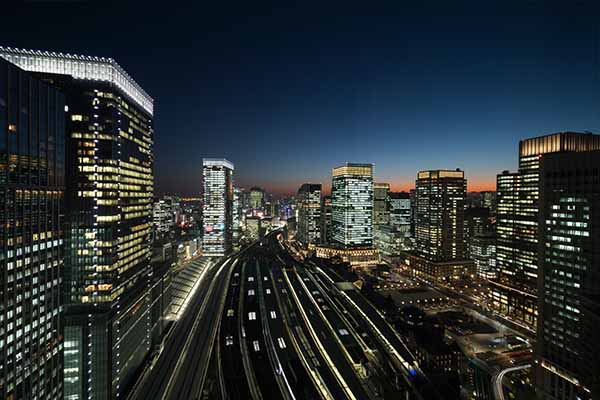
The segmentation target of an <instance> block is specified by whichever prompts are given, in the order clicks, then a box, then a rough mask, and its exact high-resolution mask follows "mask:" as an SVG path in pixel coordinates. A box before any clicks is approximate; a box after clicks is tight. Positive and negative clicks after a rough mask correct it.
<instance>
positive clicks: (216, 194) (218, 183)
mask: <svg viewBox="0 0 600 400" xmlns="http://www.w3.org/2000/svg"><path fill="white" fill-rule="evenodd" d="M202 165H203V167H202V176H203V183H204V190H203V195H204V203H203V219H202V221H203V222H202V224H203V230H202V231H203V235H204V236H203V238H202V249H203V253H204V255H206V256H209V257H222V256H225V255H228V254H229V253H230V252H231V248H232V233H233V232H232V229H233V226H232V225H233V170H234V167H233V164H232V163H231V162H229V161H227V160H225V159H213V158H205V159H204V160H203V161H202Z"/></svg>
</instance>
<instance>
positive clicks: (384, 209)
mask: <svg viewBox="0 0 600 400" xmlns="http://www.w3.org/2000/svg"><path fill="white" fill-rule="evenodd" d="M389 193H390V184H389V183H377V182H376V183H375V184H373V225H374V226H375V229H376V228H377V226H378V225H388V224H389V223H390V210H389V207H388V205H389Z"/></svg>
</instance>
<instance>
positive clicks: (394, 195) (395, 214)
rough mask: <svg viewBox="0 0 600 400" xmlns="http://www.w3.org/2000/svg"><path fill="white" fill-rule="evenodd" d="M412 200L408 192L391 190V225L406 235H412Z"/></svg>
mask: <svg viewBox="0 0 600 400" xmlns="http://www.w3.org/2000/svg"><path fill="white" fill-rule="evenodd" d="M410 203H411V201H410V195H409V194H408V193H406V192H390V194H389V208H390V225H391V226H392V227H393V228H394V229H395V230H397V231H398V232H400V233H401V234H402V235H403V236H404V237H410V236H411V233H410V228H411V219H412V218H411V206H410V205H411V204H410Z"/></svg>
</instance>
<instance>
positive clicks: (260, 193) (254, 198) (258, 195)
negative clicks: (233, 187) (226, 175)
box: [249, 187, 265, 209]
mask: <svg viewBox="0 0 600 400" xmlns="http://www.w3.org/2000/svg"><path fill="white" fill-rule="evenodd" d="M249 196H250V197H249V200H250V208H253V209H262V208H263V206H264V205H265V191H264V190H262V189H261V188H259V187H253V188H251V189H250V195H249Z"/></svg>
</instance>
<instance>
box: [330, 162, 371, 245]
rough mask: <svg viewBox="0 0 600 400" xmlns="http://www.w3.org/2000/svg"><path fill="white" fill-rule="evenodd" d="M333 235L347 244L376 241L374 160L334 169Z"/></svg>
mask: <svg viewBox="0 0 600 400" xmlns="http://www.w3.org/2000/svg"><path fill="white" fill-rule="evenodd" d="M331 204H332V239H333V242H334V243H336V244H338V245H339V246H341V247H343V248H357V247H371V246H372V245H373V164H354V163H346V164H345V165H342V166H340V167H337V168H334V169H333V179H332V188H331Z"/></svg>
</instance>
